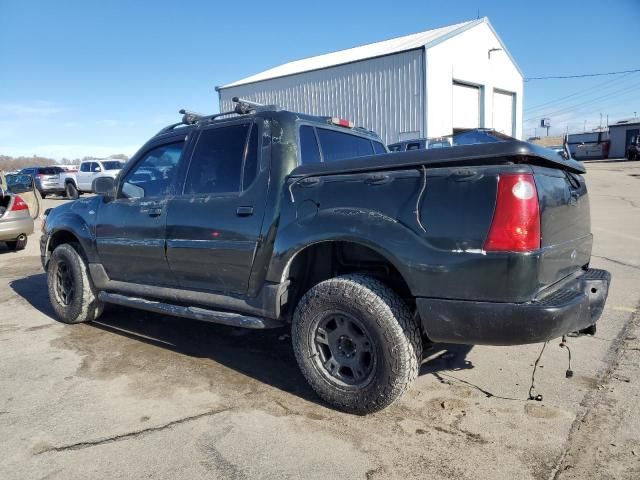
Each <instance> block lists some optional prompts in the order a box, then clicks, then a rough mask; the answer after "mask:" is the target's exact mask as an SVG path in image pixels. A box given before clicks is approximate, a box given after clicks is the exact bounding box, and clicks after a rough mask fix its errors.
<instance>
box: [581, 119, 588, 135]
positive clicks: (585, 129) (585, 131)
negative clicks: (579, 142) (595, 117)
mask: <svg viewBox="0 0 640 480" xmlns="http://www.w3.org/2000/svg"><path fill="white" fill-rule="evenodd" d="M582 133H587V121H586V120H585V121H584V128H583V129H582Z"/></svg>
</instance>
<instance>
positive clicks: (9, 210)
mask: <svg viewBox="0 0 640 480" xmlns="http://www.w3.org/2000/svg"><path fill="white" fill-rule="evenodd" d="M39 196H40V194H39V192H38V190H37V189H36V186H35V181H34V179H33V177H32V176H31V175H30V174H18V175H2V174H0V242H4V243H5V244H6V245H7V247H8V248H9V250H22V249H23V248H25V247H26V246H27V239H28V236H29V235H31V234H32V233H33V218H34V217H37V216H38V214H39V212H40V205H41V198H40V197H39Z"/></svg>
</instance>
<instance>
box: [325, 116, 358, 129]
mask: <svg viewBox="0 0 640 480" xmlns="http://www.w3.org/2000/svg"><path fill="white" fill-rule="evenodd" d="M329 123H332V124H333V125H337V126H338V127H347V128H353V122H350V121H349V120H345V119H344V118H338V117H331V119H330V120H329Z"/></svg>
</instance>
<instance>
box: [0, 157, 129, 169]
mask: <svg viewBox="0 0 640 480" xmlns="http://www.w3.org/2000/svg"><path fill="white" fill-rule="evenodd" d="M95 158H97V157H84V158H73V159H71V158H63V159H61V160H55V159H53V158H47V157H40V156H37V155H34V156H32V157H12V156H10V155H0V171H3V172H12V171H14V170H21V169H23V168H27V167H49V166H52V165H80V162H82V161H83V160H92V159H95ZM107 158H112V159H116V160H125V161H126V160H129V157H128V156H127V155H124V154H122V153H118V154H115V155H109V156H108V157H107Z"/></svg>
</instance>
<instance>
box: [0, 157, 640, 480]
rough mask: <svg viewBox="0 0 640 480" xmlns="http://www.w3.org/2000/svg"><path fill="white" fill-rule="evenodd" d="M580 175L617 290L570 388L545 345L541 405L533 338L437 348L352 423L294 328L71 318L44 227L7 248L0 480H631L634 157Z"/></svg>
mask: <svg viewBox="0 0 640 480" xmlns="http://www.w3.org/2000/svg"><path fill="white" fill-rule="evenodd" d="M587 168H588V174H587V182H588V187H589V190H590V198H591V214H592V230H593V233H594V235H595V243H594V249H593V259H592V266H593V267H596V268H604V269H607V270H609V271H610V272H611V273H612V275H613V282H612V285H611V289H610V292H609V299H608V302H607V305H606V308H605V311H604V314H603V316H602V318H601V320H600V322H599V327H598V332H597V335H596V336H594V337H580V338H570V339H569V346H570V348H571V352H572V357H573V358H572V368H573V371H574V372H575V374H574V377H573V378H570V379H567V378H565V370H566V369H567V351H566V350H565V349H561V348H560V347H559V346H558V343H559V341H552V342H550V343H549V345H548V346H547V348H546V350H545V352H544V354H543V356H542V359H541V362H540V365H539V368H538V370H537V377H536V393H540V394H542V396H543V401H541V402H537V401H529V400H527V396H528V390H529V386H530V382H531V371H532V367H533V364H534V361H535V359H536V357H537V356H538V354H539V353H540V350H541V345H540V344H538V345H528V346H517V347H469V346H460V345H457V346H456V345H440V344H438V345H433V346H432V347H431V348H430V349H429V351H428V352H427V353H428V357H427V358H426V359H425V361H424V363H423V365H422V368H421V371H420V376H419V378H418V380H417V382H416V384H415V386H414V387H413V389H412V390H411V391H410V392H408V393H407V394H406V395H405V396H404V397H403V398H402V399H401V400H400V401H398V402H397V403H396V404H394V405H393V406H391V407H390V408H388V409H386V410H384V411H382V412H380V413H377V414H375V415H370V416H367V417H358V416H352V415H347V414H343V413H340V412H337V411H335V410H332V409H331V408H329V407H328V406H326V405H325V404H323V403H322V402H321V401H320V400H319V398H318V397H317V396H316V395H315V393H314V392H313V391H312V390H311V389H310V388H309V387H308V386H307V384H306V383H305V381H304V379H303V377H302V375H301V374H300V372H299V371H298V368H297V366H296V363H295V359H294V356H293V351H292V348H291V344H290V341H291V339H290V335H289V331H288V330H287V329H280V330H269V331H250V330H242V329H236V328H230V327H225V326H219V325H213V324H208V323H203V322H197V321H191V320H185V319H180V318H172V317H167V316H162V315H156V314H151V313H146V312H140V311H135V310H129V309H124V308H109V309H108V310H107V311H106V312H105V314H104V315H103V316H102V317H101V318H100V320H99V321H98V322H95V323H92V324H82V325H74V326H69V325H64V324H62V323H59V322H58V321H56V320H55V317H54V315H53V310H52V308H51V306H50V304H49V299H48V295H47V288H46V278H45V274H44V272H43V271H42V267H41V266H40V258H39V250H38V238H39V226H37V231H36V233H34V234H33V235H32V236H31V237H30V238H29V245H28V247H27V249H26V250H24V251H21V252H17V253H13V252H8V251H6V250H4V249H3V247H0V452H1V453H0V478H2V479H6V480H8V479H35V478H60V479H74V478H79V479H80V478H82V479H84V478H93V479H98V478H109V479H112V478H166V479H177V478H185V479H200V478H203V479H204V478H207V479H211V478H225V479H227V478H231V479H245V478H279V479H281V478H305V479H311V478H322V479H327V478H363V479H379V478H405V479H406V478H431V479H438V478H456V479H467V478H469V479H472V478H491V479H514V478H517V479H529V478H533V479H547V478H640V434H639V433H638V432H640V407H639V405H640V402H639V400H640V398H639V397H640V376H639V375H638V367H639V366H640V341H639V340H638V338H639V336H640V332H639V331H638V326H637V321H638V319H637V318H636V312H638V306H639V304H640V286H639V285H640V282H639V280H640V209H639V208H640V162H617V161H603V162H591V163H589V164H588V165H587ZM63 201H65V200H62V199H57V198H55V197H54V198H47V199H46V200H45V203H46V206H54V205H57V204H60V203H61V202H63ZM532 321H535V319H532Z"/></svg>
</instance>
